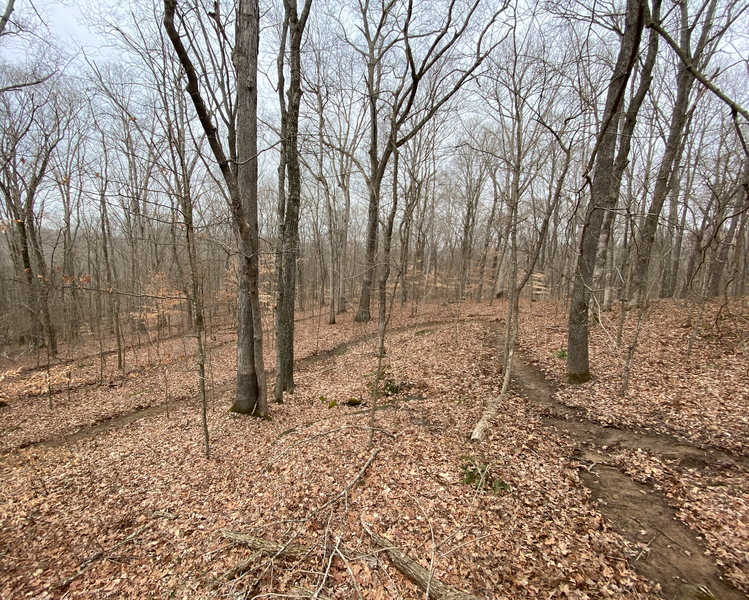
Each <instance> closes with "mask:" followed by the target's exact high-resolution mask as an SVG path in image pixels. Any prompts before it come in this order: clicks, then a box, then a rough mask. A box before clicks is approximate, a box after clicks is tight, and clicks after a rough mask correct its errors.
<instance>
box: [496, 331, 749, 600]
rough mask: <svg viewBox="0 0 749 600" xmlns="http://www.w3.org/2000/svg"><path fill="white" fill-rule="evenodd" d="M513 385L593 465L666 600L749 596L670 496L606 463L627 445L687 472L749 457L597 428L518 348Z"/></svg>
mask: <svg viewBox="0 0 749 600" xmlns="http://www.w3.org/2000/svg"><path fill="white" fill-rule="evenodd" d="M491 327H492V329H493V331H494V332H495V334H496V339H497V347H498V348H500V349H501V347H502V346H503V344H501V339H502V335H503V333H502V331H501V328H500V327H499V326H498V324H496V323H493V324H492V325H491ZM512 385H513V387H514V389H516V390H517V391H518V392H520V394H521V395H522V396H523V397H524V398H525V399H526V400H527V401H528V402H530V403H532V404H534V405H536V407H537V408H538V410H539V412H540V413H541V415H542V419H543V421H544V423H545V424H546V425H547V426H549V427H551V428H554V429H555V430H556V431H557V432H558V433H559V435H561V436H562V437H564V438H567V439H569V440H570V441H571V442H573V443H574V444H575V446H576V453H577V455H576V456H575V458H578V459H582V461H585V462H587V463H589V467H588V468H582V469H580V476H581V478H582V480H583V482H584V483H585V485H586V486H587V487H588V489H590V491H591V495H592V498H593V499H594V500H596V501H597V503H598V509H599V510H600V512H601V513H602V514H603V515H604V516H605V517H606V518H607V519H608V520H609V522H610V524H611V526H612V527H613V528H614V529H615V530H616V531H617V532H618V533H619V534H620V535H621V536H622V537H624V538H625V539H627V540H628V541H630V542H632V543H638V542H640V543H642V542H645V543H646V544H647V545H648V551H646V552H642V553H641V554H640V555H639V556H638V557H636V558H635V559H633V560H630V561H629V562H630V566H631V567H632V568H634V569H635V570H636V571H637V572H638V573H640V574H641V575H643V576H644V577H647V578H648V579H650V580H651V581H653V582H656V583H659V584H660V586H661V588H662V591H663V596H664V598H667V599H674V600H681V599H684V600H687V599H692V598H702V596H694V595H689V594H687V593H685V590H686V589H688V587H687V586H694V587H697V586H706V587H707V588H708V589H709V590H710V591H711V592H712V594H714V596H715V597H717V598H719V600H741V599H746V597H747V596H746V595H745V594H743V593H742V592H741V591H739V590H736V589H735V588H733V587H732V586H730V585H729V584H728V583H726V582H725V581H724V580H723V579H722V577H721V572H720V570H719V568H718V566H717V565H716V564H715V562H714V561H713V559H712V558H711V557H710V556H708V555H706V553H705V551H706V547H705V545H704V543H703V542H702V541H701V540H700V539H698V537H697V535H696V534H695V532H693V531H692V530H690V529H689V527H687V526H686V525H685V524H684V523H683V522H681V521H679V520H678V519H677V518H676V516H675V513H674V510H673V509H672V508H671V507H670V506H669V505H668V502H667V501H666V498H665V497H664V495H663V494H661V493H660V492H658V491H657V490H655V489H654V488H653V487H651V486H649V485H643V484H641V483H637V482H636V481H634V480H633V479H632V478H631V477H629V476H628V475H626V474H624V473H622V472H621V471H620V470H619V469H618V468H617V467H615V466H612V465H611V464H607V463H608V462H609V461H608V460H607V455H611V454H612V453H613V452H614V451H616V450H617V449H621V448H627V449H638V448H639V449H642V450H647V451H650V452H653V453H655V454H658V455H660V456H661V457H662V458H665V459H667V460H675V461H678V464H679V465H680V466H682V467H685V468H695V469H702V468H705V467H707V466H721V467H725V466H731V465H741V466H744V467H747V466H749V460H747V459H746V458H744V457H736V456H731V455H728V454H725V453H723V452H721V451H719V450H710V449H707V450H703V449H700V448H696V447H694V446H691V445H689V444H686V443H684V442H679V441H677V440H675V439H673V438H668V437H666V436H656V435H649V434H642V433H639V432H635V431H630V430H625V429H617V428H613V427H603V426H601V425H598V424H596V423H593V422H591V421H590V420H588V419H587V418H586V417H585V416H584V415H583V414H582V413H581V412H580V411H577V410H575V409H572V408H570V407H568V406H566V405H564V404H562V403H561V402H559V401H557V400H556V399H555V396H554V395H555V392H556V388H555V386H554V384H553V383H551V382H549V381H548V380H547V379H546V378H545V376H544V375H543V373H542V372H541V371H540V369H538V368H537V367H536V366H534V365H532V364H529V363H528V361H527V360H526V358H525V356H524V355H523V354H522V352H519V351H517V350H516V352H515V359H514V361H513V366H512ZM611 462H612V463H613V461H611ZM704 598H708V596H704Z"/></svg>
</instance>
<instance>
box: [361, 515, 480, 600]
mask: <svg viewBox="0 0 749 600" xmlns="http://www.w3.org/2000/svg"><path fill="white" fill-rule="evenodd" d="M362 527H364V530H365V531H366V532H367V533H368V534H369V537H371V538H372V541H373V542H374V544H375V546H377V547H378V548H379V549H380V550H383V551H384V552H385V554H387V555H388V558H389V559H390V562H392V563H393V566H395V568H396V569H398V571H399V572H400V573H401V574H402V575H403V576H404V577H407V578H408V579H410V580H411V581H413V582H414V583H415V584H416V585H418V586H419V587H420V588H421V589H422V590H424V591H425V592H427V591H428V592H429V597H430V598H435V599H436V600H481V598H479V597H478V596H474V595H473V594H469V593H467V592H461V591H460V590H456V589H455V588H454V587H452V586H449V585H447V584H446V583H442V582H441V581H440V580H438V579H437V578H435V577H433V576H431V574H430V573H429V571H427V570H426V569H425V568H424V567H422V566H421V565H420V564H419V563H418V562H416V561H415V560H414V559H413V558H411V557H410V556H408V554H406V553H405V552H403V551H402V550H401V549H400V548H398V547H397V546H396V545H395V544H393V542H391V541H390V540H388V539H387V538H384V537H382V536H381V535H380V534H378V533H375V532H374V531H372V530H371V529H369V527H367V525H366V523H364V520H362Z"/></svg>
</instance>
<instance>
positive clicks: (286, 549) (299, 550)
mask: <svg viewBox="0 0 749 600" xmlns="http://www.w3.org/2000/svg"><path fill="white" fill-rule="evenodd" d="M221 535H223V536H224V537H225V538H226V539H228V540H232V541H233V542H237V543H238V544H242V545H243V546H247V547H248V548H251V549H252V550H255V551H256V552H259V553H260V554H263V555H265V556H272V557H273V558H301V557H302V556H306V555H307V554H309V552H310V549H309V548H307V547H306V546H299V545H297V544H291V543H287V544H280V543H278V542H269V541H268V540H264V539H263V538H259V537H255V536H254V535H250V534H248V533H240V532H236V531H229V530H226V529H224V530H222V531H221Z"/></svg>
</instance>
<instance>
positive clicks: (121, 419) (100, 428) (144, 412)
mask: <svg viewBox="0 0 749 600" xmlns="http://www.w3.org/2000/svg"><path fill="white" fill-rule="evenodd" d="M444 324H445V321H425V322H418V323H411V324H408V325H403V326H401V327H397V328H394V329H391V330H389V331H388V333H389V334H392V333H401V332H403V331H407V330H409V329H414V330H416V329H419V328H428V327H434V326H437V325H444ZM376 336H377V333H376V332H372V333H367V334H364V335H360V336H357V337H355V338H353V339H350V340H347V341H346V342H343V343H341V344H338V345H337V346H334V347H333V348H331V349H329V350H325V351H323V352H319V353H317V354H312V355H311V356H306V357H305V358H302V359H299V360H297V361H295V363H294V370H295V371H297V370H300V369H303V368H304V367H307V366H308V365H310V364H314V363H316V362H320V361H323V360H326V359H328V358H332V357H334V356H336V355H338V354H341V353H343V352H345V351H346V350H348V349H349V348H351V347H353V346H355V345H356V344H360V343H361V342H365V341H367V340H371V339H374V338H375V337H376ZM274 374H275V371H266V373H265V375H266V377H267V378H268V379H269V380H270V378H271V377H272V376H274ZM235 385H236V383H235V382H233V381H232V382H230V383H227V384H224V385H221V386H218V387H216V388H213V390H207V393H208V394H210V395H212V396H215V395H217V394H223V393H225V392H229V391H231V390H233V389H234V386H235ZM190 402H195V403H198V402H200V398H199V397H198V396H190V397H187V398H183V399H180V400H174V401H172V402H169V403H164V404H158V405H156V406H149V407H148V408H142V409H139V410H135V411H133V412H130V413H127V414H124V415H121V416H118V417H112V418H109V419H106V420H103V421H100V422H98V423H94V424H92V425H88V426H86V427H81V428H80V429H78V430H77V431H75V432H72V433H67V434H64V435H58V436H55V437H53V438H50V439H48V440H44V441H40V442H32V443H27V444H22V445H20V446H17V447H15V448H12V449H10V450H6V451H5V452H0V460H3V459H4V458H5V457H7V456H8V455H9V454H11V453H12V452H15V451H16V450H20V449H23V448H28V447H31V446H41V447H44V448H57V447H59V446H63V445H65V444H71V443H75V442H77V441H80V440H83V439H86V438H89V437H93V436H95V435H98V434H100V433H105V432H107V431H112V430H113V429H117V428H119V427H124V426H125V425H129V424H130V423H133V422H135V421H139V420H141V419H145V418H147V417H152V416H155V415H160V414H162V413H165V412H167V411H168V410H172V409H175V408H176V407H178V406H181V405H183V404H188V403H190Z"/></svg>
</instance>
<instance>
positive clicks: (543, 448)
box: [0, 304, 744, 599]
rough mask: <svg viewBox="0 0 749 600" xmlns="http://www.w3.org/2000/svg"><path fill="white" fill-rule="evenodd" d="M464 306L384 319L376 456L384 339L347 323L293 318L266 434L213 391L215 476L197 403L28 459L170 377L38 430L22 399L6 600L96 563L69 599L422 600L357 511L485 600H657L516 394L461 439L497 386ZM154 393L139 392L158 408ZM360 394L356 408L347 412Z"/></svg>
mask: <svg viewBox="0 0 749 600" xmlns="http://www.w3.org/2000/svg"><path fill="white" fill-rule="evenodd" d="M535 306H538V305H537V304H536V305H534V311H535V310H536V308H535ZM454 310H455V308H454V307H449V306H448V307H440V308H437V307H434V308H432V307H430V308H429V311H430V314H428V315H422V316H421V317H419V318H414V319H409V317H408V315H407V314H406V313H403V314H400V313H398V314H396V315H395V316H394V319H393V324H392V330H391V333H390V334H389V335H388V339H387V344H386V345H387V348H388V352H389V354H388V366H389V370H388V374H389V375H388V376H389V377H390V378H391V379H392V382H393V386H392V390H393V394H392V395H391V396H389V397H387V398H383V400H382V405H381V406H380V407H379V410H378V411H377V413H376V427H377V430H376V431H375V436H374V441H375V448H374V449H369V448H368V447H367V438H368V429H367V423H368V419H369V411H368V409H369V408H371V399H370V393H371V391H370V387H369V386H370V385H371V384H370V381H371V378H368V377H367V376H366V374H367V373H372V372H373V371H374V369H375V368H376V355H375V346H376V342H375V341H374V339H373V338H372V337H371V336H372V335H373V334H374V330H375V325H374V324H369V325H355V324H353V323H352V322H351V315H348V316H347V317H345V319H346V320H344V318H343V317H342V318H341V319H340V320H339V324H338V325H335V326H329V325H326V324H325V322H324V321H321V320H320V319H321V318H323V319H324V317H322V316H321V315H316V316H315V318H307V319H304V320H300V321H299V323H298V324H297V356H298V357H301V358H302V359H303V360H302V361H301V362H300V363H299V364H298V368H297V371H296V373H295V379H296V383H297V387H296V390H295V392H294V393H293V394H289V395H287V396H286V398H285V402H284V404H282V405H272V407H271V415H272V419H271V420H270V421H260V420H254V419H248V418H245V417H239V416H237V415H234V414H230V413H227V412H226V408H227V407H228V406H229V405H230V400H231V398H230V396H231V391H227V392H220V393H217V394H216V397H215V398H214V399H213V400H212V402H211V403H210V405H209V415H208V422H209V429H210V433H211V440H212V456H213V458H212V459H211V460H210V461H206V460H205V459H204V458H203V457H202V447H201V430H200V420H199V413H198V410H197V404H194V403H191V402H181V403H173V404H172V406H171V408H170V411H169V413H168V414H167V413H166V412H165V411H164V412H158V413H155V414H152V415H150V416H149V417H148V418H145V419H142V420H140V421H136V422H133V423H130V424H128V425H126V426H124V427H120V428H117V429H114V430H111V431H108V432H104V433H101V434H99V435H96V436H94V437H91V438H87V439H82V440H80V441H78V442H76V443H75V444H68V445H64V446H61V447H57V448H43V447H39V446H32V447H28V448H25V449H18V447H19V446H20V445H22V444H23V443H28V442H30V441H38V440H40V439H47V438H49V437H51V436H54V435H59V434H60V433H65V432H67V431H70V430H71V428H75V427H78V426H80V425H78V423H82V422H90V421H94V422H95V421H97V420H100V419H102V418H105V416H106V415H110V416H112V415H116V414H122V412H125V411H128V410H132V408H133V407H134V406H135V405H136V404H137V402H138V401H133V400H132V398H133V397H132V396H130V394H131V393H132V392H133V391H134V390H135V389H136V387H137V389H153V390H162V389H163V385H162V386H161V387H160V385H161V384H163V381H162V380H160V379H159V377H162V376H163V370H160V369H153V370H151V371H150V372H148V371H147V370H146V369H143V368H140V369H139V371H138V372H139V376H138V378H137V379H132V380H128V379H126V380H125V381H123V384H122V386H121V387H118V388H116V390H114V391H112V390H109V389H107V390H106V392H107V393H109V394H110V395H111V398H112V400H111V404H107V400H106V399H105V398H104V397H101V398H100V397H98V396H96V395H95V394H93V392H92V391H91V390H90V389H89V390H88V393H87V394H84V393H83V388H84V387H85V386H82V388H81V390H80V392H79V391H76V392H74V396H75V394H78V393H80V396H79V397H76V398H77V399H76V401H75V403H74V404H76V406H78V407H79V411H80V412H79V413H74V412H65V410H60V409H61V408H65V407H64V406H62V407H61V406H60V405H59V404H58V405H56V406H57V408H58V410H57V411H56V412H55V411H51V412H50V414H49V415H48V416H46V415H45V416H44V417H43V418H42V419H40V420H41V421H42V422H43V423H45V424H46V430H45V429H33V434H32V433H29V432H30V431H32V430H31V427H32V426H33V425H32V423H34V421H35V419H36V415H35V414H34V412H35V411H37V409H38V408H39V406H40V405H39V404H38V403H39V401H40V400H39V399H38V398H36V399H31V398H29V399H20V400H17V401H14V407H13V410H14V411H16V412H14V417H13V418H17V417H18V416H21V417H22V418H25V419H28V421H24V423H25V424H26V425H25V427H26V426H27V427H28V428H29V429H28V430H27V433H26V434H24V435H25V437H18V438H13V439H11V440H8V439H5V440H4V443H5V444H6V446H5V447H6V448H16V450H14V451H13V452H12V453H10V454H7V455H6V456H5V458H4V460H3V461H2V462H0V477H1V478H2V481H3V482H4V485H3V486H2V488H1V489H0V530H1V531H2V534H3V535H2V547H0V597H3V598H6V597H8V598H16V597H19V598H20V597H25V596H30V597H37V598H44V597H60V596H61V595H62V593H60V592H59V591H58V590H57V589H56V588H54V589H53V588H51V587H50V586H54V585H55V584H56V583H57V582H59V581H61V580H65V579H66V578H70V577H71V576H73V575H75V574H76V573H78V572H79V571H80V569H81V565H85V564H87V562H86V561H88V560H89V559H90V558H91V557H92V556H96V553H98V552H101V553H103V554H102V555H101V556H100V557H99V558H98V559H97V560H95V561H93V562H92V563H88V564H89V565H90V566H89V568H87V569H86V571H85V572H84V573H82V574H80V575H79V576H78V577H77V578H75V579H74V580H73V581H72V582H71V583H70V585H69V586H68V587H67V596H66V598H87V597H100V598H127V597H132V598H136V597H138V598H140V597H148V595H149V594H150V595H151V596H152V597H155V598H162V597H163V598H169V597H173V598H190V599H194V598H204V597H205V598H208V597H229V596H230V595H231V594H234V593H243V592H246V591H248V590H252V591H253V593H256V594H261V593H269V592H275V593H282V594H287V595H289V596H291V597H295V596H296V597H304V594H307V597H309V596H311V595H314V593H315V592H319V593H320V594H321V596H320V597H322V595H324V596H327V597H331V598H336V599H338V598H352V597H358V595H357V594H359V593H361V595H362V597H364V598H394V597H401V598H404V599H410V598H422V597H423V592H422V591H420V590H419V589H418V588H417V587H416V586H414V585H413V584H412V583H410V582H408V581H407V580H405V579H404V578H403V577H402V576H401V575H400V574H399V573H398V572H397V571H396V570H395V569H394V568H393V567H392V565H390V564H389V563H388V561H387V560H384V559H382V558H381V557H380V556H379V555H378V553H376V552H374V548H373V544H372V543H371V540H370V538H369V536H368V535H367V533H366V532H365V531H364V529H363V528H362V525H361V521H360V520H361V519H362V518H364V519H365V522H366V523H367V526H368V527H371V528H372V530H373V531H377V532H380V533H381V534H382V535H385V536H387V537H388V538H389V539H391V540H392V541H393V542H395V543H397V544H398V545H399V547H401V548H402V549H403V551H404V552H406V553H408V555H409V556H411V557H413V558H414V560H416V561H417V562H418V563H419V564H420V565H421V566H422V567H423V568H425V569H428V570H430V572H431V573H432V574H433V576H434V577H435V578H437V579H439V581H442V582H444V583H445V584H446V585H450V586H453V587H455V588H457V589H461V590H466V591H468V592H470V593H472V594H475V595H477V596H480V597H482V598H487V599H499V598H524V597H528V598H531V597H544V598H578V599H584V598H590V599H593V598H631V597H635V596H637V595H639V597H640V598H654V597H655V596H654V595H652V591H653V588H652V586H651V584H650V583H649V582H647V581H644V580H643V579H641V578H640V577H638V576H637V575H636V574H635V573H634V572H633V571H632V570H631V569H629V567H628V566H627V562H626V560H625V559H626V556H628V553H630V550H631V549H629V548H628V546H627V544H626V542H625V541H624V540H623V539H622V538H621V537H620V536H618V535H617V534H616V533H615V532H613V531H612V530H611V529H610V528H609V527H608V526H607V525H606V523H605V521H604V520H603V519H602V518H601V516H600V514H599V513H598V512H597V510H596V509H595V507H594V506H593V505H591V504H590V503H589V502H588V498H589V494H588V492H587V490H586V489H585V487H584V486H583V485H582V483H581V481H580V479H579V477H578V475H577V472H576V470H575V469H574V465H573V464H571V463H570V462H569V461H568V459H567V458H566V457H567V456H569V455H570V454H571V453H572V448H571V447H570V446H569V444H568V443H567V442H565V441H564V440H561V439H558V438H557V437H555V436H553V435H551V434H550V433H549V430H548V429H546V428H544V427H543V425H542V424H541V421H540V418H539V416H538V415H537V413H536V411H535V410H533V409H532V407H530V406H529V405H528V403H527V402H525V401H523V400H522V399H520V398H517V397H515V396H514V395H512V394H511V395H509V396H508V398H507V401H506V403H505V404H504V405H503V407H502V410H501V411H500V412H499V413H498V414H497V416H496V417H495V419H494V420H493V423H492V427H491V429H490V432H489V435H488V436H487V438H486V440H484V441H483V442H481V443H480V444H470V443H469V442H468V437H469V435H470V432H471V429H472V427H473V425H474V424H475V421H476V420H477V419H478V416H479V415H480V414H481V411H482V409H483V407H484V405H485V404H486V403H487V402H489V401H490V400H491V399H492V398H494V397H495V396H496V394H497V391H498V387H499V384H500V366H499V363H498V360H497V356H496V350H495V348H494V345H493V340H492V339H491V335H490V334H489V333H488V332H487V330H486V329H485V328H484V326H483V324H482V323H481V322H480V319H482V318H486V319H493V318H496V316H497V314H500V311H501V308H499V307H493V308H492V307H488V306H471V308H470V310H471V314H472V317H471V319H470V321H465V320H460V321H457V322H456V321H455V312H454ZM465 312H466V313H467V312H468V311H465ZM339 316H340V315H339ZM440 319H441V320H443V321H444V322H445V324H442V325H440V324H438V323H436V322H435V321H439V320H440ZM427 324H428V325H427ZM356 338H358V339H360V340H361V341H359V342H353V343H351V344H349V345H348V346H346V347H345V348H344V349H343V350H341V349H340V348H339V349H338V350H334V349H335V348H336V347H338V346H339V345H340V344H341V343H342V342H343V341H345V340H351V339H356ZM231 347H232V344H231V343H230V340H229V339H228V335H227V337H226V343H225V344H224V345H223V346H220V347H219V348H216V349H215V353H214V355H213V360H214V365H215V366H214V369H216V371H215V373H216V381H217V382H223V381H227V380H229V377H230V372H231V368H232V366H231V365H232V358H233V357H232V355H231V354H232V350H231ZM162 351H163V352H164V353H165V354H167V353H168V354H171V355H172V356H175V357H177V356H179V354H180V352H178V348H176V347H175V348H162ZM189 354H190V352H189V348H188V352H187V356H189ZM312 357H315V358H312ZM269 358H270V357H269ZM188 360H189V359H188ZM271 360H272V358H271ZM555 360H558V359H555ZM133 366H134V367H135V363H133ZM151 377H153V379H150V378H151ZM169 377H170V381H169V387H170V389H178V387H179V386H184V388H183V390H184V393H185V394H187V393H189V391H190V390H192V389H194V388H193V387H191V386H194V374H192V373H191V372H189V371H182V372H180V371H179V370H178V369H177V368H173V367H172V366H170V367H169ZM131 382H132V384H131ZM131 385H133V386H136V387H129V386H131ZM715 385H719V384H715ZM160 393H161V392H158V394H156V393H154V394H153V398H151V396H150V395H148V394H142V396H149V399H148V400H147V401H148V402H159V400H158V395H159V394H160ZM88 394H90V396H89V395H88ZM321 397H323V398H324V399H325V400H321ZM352 398H355V399H357V400H359V401H361V403H362V404H361V405H360V406H348V405H347V401H348V400H349V399H352ZM100 400H101V401H102V403H103V404H102V405H100V404H99V401H100ZM140 401H146V400H145V399H143V400H140ZM332 401H336V405H335V406H330V404H331V402H332ZM34 402H36V404H34ZM6 417H7V415H6V413H2V416H0V419H6ZM7 418H8V419H10V417H7ZM611 418H613V416H612V417H611ZM2 422H3V423H4V424H5V423H8V422H10V421H2ZM45 436H46V437H45ZM7 437H8V438H10V437H11V436H7ZM19 440H24V441H23V442H20V441H19ZM374 451H377V452H376V453H375V452H374ZM466 456H472V457H480V461H481V464H486V465H488V464H490V465H491V473H492V477H493V478H494V481H501V482H502V483H503V484H505V485H506V487H500V488H499V489H497V490H496V492H495V490H494V489H488V488H487V487H485V486H484V487H482V486H476V485H470V484H465V483H462V482H461V477H462V471H461V466H462V465H465V464H466V461H465V458H464V457H466ZM477 460H478V459H477ZM648 468H650V471H649V475H650V476H651V477H653V478H654V479H655V478H660V477H667V476H668V473H669V471H668V470H667V469H666V468H664V467H663V466H661V465H659V464H652V465H651V464H650V463H648ZM700 489H702V488H700ZM734 499H736V498H734ZM722 502H725V503H726V504H725V505H726V506H728V502H729V500H728V499H727V498H726V499H725V500H724V501H722ZM734 508H735V510H736V511H737V514H740V513H741V511H743V510H744V508H743V506H741V505H737V506H736V507H734ZM742 522H743V521H742ZM227 530H230V531H235V532H237V531H241V532H243V533H245V534H247V535H249V536H252V538H253V539H262V540H265V541H266V542H268V543H275V544H283V545H286V544H288V545H289V546H288V547H291V545H293V546H294V547H299V548H302V547H303V548H305V549H306V550H308V552H305V553H304V554H303V555H295V556H287V557H285V558H282V557H281V556H278V557H275V558H273V557H270V556H267V555H264V556H262V557H258V558H257V559H255V560H253V561H250V562H249V563H248V562H247V561H248V559H250V558H251V557H252V556H253V554H252V553H253V550H251V549H248V548H246V547H244V546H243V545H241V544H235V543H233V541H232V540H227V539H226V538H225V534H224V533H223V532H225V531H227ZM134 534H137V535H134ZM125 540H127V543H123V541H125ZM243 564H245V567H244V568H242V569H238V570H236V571H234V572H232V571H231V570H232V569H235V568H236V567H237V566H238V565H243ZM227 573H231V575H230V577H229V578H228V580H226V578H225V577H224V576H225V575H226V574H227Z"/></svg>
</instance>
